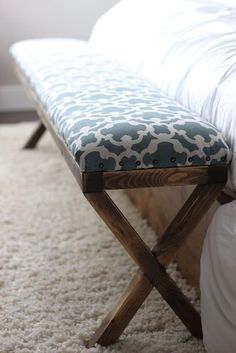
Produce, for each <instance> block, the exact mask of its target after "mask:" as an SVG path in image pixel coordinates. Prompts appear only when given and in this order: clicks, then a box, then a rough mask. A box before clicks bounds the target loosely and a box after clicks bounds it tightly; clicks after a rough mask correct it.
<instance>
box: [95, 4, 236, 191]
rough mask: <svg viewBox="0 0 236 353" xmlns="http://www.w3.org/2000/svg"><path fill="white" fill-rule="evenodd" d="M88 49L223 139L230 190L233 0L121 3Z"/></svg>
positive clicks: (235, 102)
mask: <svg viewBox="0 0 236 353" xmlns="http://www.w3.org/2000/svg"><path fill="white" fill-rule="evenodd" d="M90 43H92V44H93V45H94V46H96V48H97V49H98V50H101V51H102V52H103V53H106V54H107V55H109V56H111V57H112V58H113V59H115V60H117V61H120V62H122V63H123V64H125V65H127V66H128V67H129V68H130V69H132V70H134V71H135V72H137V73H138V74H140V75H142V76H144V77H145V78H148V79H149V80H151V81H153V82H154V83H155V84H156V85H157V86H158V87H160V88H161V89H162V90H163V91H165V92H166V93H168V95H169V96H171V97H172V98H175V99H176V100H178V101H179V102H181V103H182V104H184V105H185V106H187V107H189V108H190V109H191V110H193V111H195V112H197V113H198V114H200V115H201V116H202V117H203V118H204V119H207V120H208V121H210V122H211V123H213V124H214V125H215V126H216V127H218V129H219V130H220V131H222V132H223V133H224V135H225V137H226V139H227V141H228V143H229V144H230V145H231V147H232V150H233V153H234V158H233V162H232V166H231V177H232V180H230V185H231V187H232V188H233V189H234V190H236V99H235V98H236V0H218V1H217V0H165V1H163V0H122V1H121V2H120V3H118V4H117V5H116V6H115V7H114V8H112V9H111V10H110V11H109V12H108V13H106V14H105V15H104V16H102V17H101V19H100V20H99V21H98V23H97V25H96V26H95V29H94V31H93V33H92V36H91V39H90ZM230 179H231V178H230Z"/></svg>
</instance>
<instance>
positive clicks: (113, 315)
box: [86, 270, 153, 348]
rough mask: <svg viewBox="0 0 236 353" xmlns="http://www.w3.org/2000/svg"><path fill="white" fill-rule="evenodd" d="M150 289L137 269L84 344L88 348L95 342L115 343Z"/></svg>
mask: <svg viewBox="0 0 236 353" xmlns="http://www.w3.org/2000/svg"><path fill="white" fill-rule="evenodd" d="M152 289H153V285H152V284H151V282H150V281H149V280H148V279H147V277H146V276H145V275H143V273H142V272H141V271H140V270H138V271H137V273H136V275H135V276H134V277H133V279H132V280H131V282H130V284H129V285H128V287H127V288H126V289H125V291H124V293H123V294H122V295H121V296H120V298H119V299H118V300H117V302H116V303H115V305H114V306H113V307H112V308H111V310H110V312H109V314H108V315H107V316H106V318H105V319H104V320H103V322H102V324H101V326H100V327H99V328H98V329H97V331H96V332H95V334H94V335H93V336H92V337H91V339H90V341H89V342H87V344H86V346H87V347H88V348H90V347H93V346H94V345H95V344H96V343H99V344H101V345H102V346H107V345H110V344H113V343H115V342H116V341H117V340H118V338H119V337H120V335H121V334H122V332H123V331H124V329H125V328H126V327H127V326H128V324H129V322H130V321H131V320H132V318H133V317H134V315H135V314H136V312H137V311H138V309H139V308H140V306H141V305H142V304H143V302H144V301H145V299H146V298H147V297H148V295H149V294H150V292H151V291H152Z"/></svg>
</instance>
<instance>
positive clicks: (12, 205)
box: [0, 123, 205, 353]
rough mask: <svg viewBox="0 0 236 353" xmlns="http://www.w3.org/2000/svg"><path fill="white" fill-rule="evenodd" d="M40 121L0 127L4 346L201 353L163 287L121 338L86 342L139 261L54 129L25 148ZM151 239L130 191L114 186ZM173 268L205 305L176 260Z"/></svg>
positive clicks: (40, 352) (7, 350)
mask: <svg viewBox="0 0 236 353" xmlns="http://www.w3.org/2000/svg"><path fill="white" fill-rule="evenodd" d="M34 128H35V123H21V124H16V125H1V126H0V241H1V247H0V353H118V352H120V353H140V352H145V353H190V352H191V353H204V352H205V350H204V348H203V345H202V342H201V341H200V340H197V339H195V338H193V337H192V336H191V335H190V334H189V333H188V331H187V330H186V329H185V327H184V326H183V324H182V323H181V322H180V321H179V319H178V318H177V317H176V316H175V315H174V314H173V312H172V311H171V310H170V309H169V307H168V306H167V305H166V304H165V302H164V301H163V300H162V298H161V297H160V295H159V294H158V292H157V291H156V290H153V291H152V293H151V295H150V296H149V297H148V299H147V300H146V302H145V304H144V305H143V306H142V307H141V309H140V310H139V311H138V313H137V315H136V316H135V318H134V319H133V320H132V321H131V323H130V325H129V326H128V328H127V329H126V330H125V332H124V334H123V335H122V336H121V338H120V340H119V342H118V343H116V344H114V345H112V346H110V347H107V348H104V347H101V346H99V345H97V346H95V347H94V348H90V349H86V348H85V345H84V342H85V340H87V339H88V338H89V337H90V335H91V334H92V333H93V332H94V331H95V329H96V328H97V327H98V325H99V324H100V322H101V320H102V318H103V317H104V315H105V313H106V312H107V311H108V308H109V307H110V306H111V305H112V304H113V303H114V301H115V300H116V298H117V297H118V296H119V294H121V293H122V291H123V289H124V288H125V286H126V285H127V283H128V282H129V280H130V279H131V278H132V276H133V274H134V273H135V270H136V265H135V264H134V263H133V261H132V260H131V259H130V257H129V256H128V255H127V254H126V253H125V251H124V250H123V249H122V247H121V245H120V244H119V243H118V242H117V240H116V239H115V238H114V236H113V235H112V234H111V233H110V231H109V230H108V229H107V227H106V226H105V225H104V224H103V223H102V221H100V219H99V218H98V216H97V215H96V213H95V211H94V210H93V209H92V207H91V206H90V205H89V203H88V202H87V201H86V199H85V198H84V197H83V195H82V193H81V191H80V189H79V188H78V186H77V184H76V181H75V180H74V178H73V176H72V175H71V173H70V171H69V170H68V168H67V167H66V165H65V162H64V160H63V159H62V157H61V156H60V153H59V152H58V150H57V148H56V147H55V146H54V143H53V141H52V140H51V137H50V136H49V135H48V134H47V135H45V136H44V137H43V139H42V140H41V141H40V144H39V146H38V148H37V149H36V150H22V149H21V146H22V145H23V143H24V142H25V140H26V138H27V136H29V134H30V132H31V131H32V130H33V129H34ZM110 194H111V196H112V198H113V199H114V200H115V201H116V202H117V203H118V205H119V207H121V209H123V210H125V212H126V215H127V216H128V218H129V219H130V221H131V223H132V224H133V225H134V226H135V228H136V229H137V230H138V231H139V232H140V234H142V236H143V238H144V239H145V241H146V242H147V243H148V244H149V245H151V244H153V243H154V242H155V238H156V236H155V234H154V232H153V231H152V230H151V228H150V227H149V226H148V225H147V223H146V222H145V220H143V219H141V217H140V215H139V213H138V211H137V210H136V209H135V207H134V206H133V205H132V204H131V203H130V201H129V200H128V198H127V197H126V195H125V194H124V193H123V192H120V191H119V192H112V193H110ZM169 273H170V274H171V276H172V277H173V278H174V279H175V280H177V283H178V284H179V286H180V287H181V288H182V289H183V291H184V292H185V293H186V294H187V295H188V296H189V297H190V298H191V300H192V302H193V303H195V304H196V305H197V306H198V305H199V303H198V301H197V299H196V294H195V292H194V290H193V289H192V288H191V287H189V286H188V285H187V284H186V283H185V281H184V280H183V278H182V277H181V275H180V273H179V272H178V271H177V270H176V268H175V266H174V265H172V266H170V268H169Z"/></svg>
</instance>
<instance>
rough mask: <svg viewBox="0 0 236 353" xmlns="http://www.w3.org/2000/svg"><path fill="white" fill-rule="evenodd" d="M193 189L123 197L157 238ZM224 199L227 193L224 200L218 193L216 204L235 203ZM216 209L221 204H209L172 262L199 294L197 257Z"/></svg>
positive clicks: (142, 191) (132, 193)
mask: <svg viewBox="0 0 236 353" xmlns="http://www.w3.org/2000/svg"><path fill="white" fill-rule="evenodd" d="M193 188H194V187H193V186H188V185H185V186H175V187H168V186H166V187H163V188H150V189H140V190H127V191H126V193H127V194H128V196H129V198H130V199H131V201H132V202H133V203H134V204H135V205H136V207H137V208H138V209H139V211H140V212H141V214H142V217H144V218H146V219H147V221H148V223H149V224H150V226H151V227H152V228H153V229H154V230H155V232H156V234H157V237H160V236H161V235H162V234H163V233H164V231H165V230H166V229H167V227H168V225H169V224H170V221H172V220H173V219H174V218H175V217H176V212H177V210H179V209H180V208H181V207H182V206H183V205H184V203H185V202H186V200H187V198H188V197H189V195H190V194H191V192H192V191H193ZM231 194H232V193H231ZM227 195H228V194H227V191H226V196H224V193H223V195H222V193H221V192H220V193H219V195H218V197H217V200H219V201H221V202H223V201H224V202H230V201H232V200H233V199H234V197H233V195H231V196H229V197H228V196H227ZM219 205H220V203H219V202H217V201H214V202H213V203H212V204H211V206H210V207H209V209H208V210H207V211H206V212H205V214H204V215H203V217H202V219H201V221H200V222H199V224H198V225H196V226H195V227H193V228H192V229H191V233H190V234H189V236H188V237H187V239H186V240H185V242H184V243H183V244H182V246H181V247H180V248H179V249H178V251H177V253H176V255H175V261H176V263H177V264H178V267H179V269H180V271H181V272H182V274H183V275H184V277H185V278H186V279H187V281H188V283H189V284H191V285H192V286H194V287H195V288H196V290H197V292H198V293H199V294H200V290H199V279H200V256H201V252H202V246H203V241H204V236H205V234H206V231H207V229H208V226H209V224H210V221H211V219H212V217H213V215H214V213H215V211H216V210H217V208H218V207H219Z"/></svg>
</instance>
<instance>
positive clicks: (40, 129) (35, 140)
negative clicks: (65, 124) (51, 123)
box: [23, 122, 46, 149]
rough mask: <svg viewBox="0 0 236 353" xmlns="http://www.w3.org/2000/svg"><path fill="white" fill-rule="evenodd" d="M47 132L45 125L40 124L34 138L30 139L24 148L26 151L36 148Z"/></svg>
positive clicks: (33, 135)
mask: <svg viewBox="0 0 236 353" xmlns="http://www.w3.org/2000/svg"><path fill="white" fill-rule="evenodd" d="M45 131H46V128H45V126H44V124H43V123H41V122H40V123H39V125H38V126H37V128H36V130H35V131H34V132H33V134H32V136H31V137H30V138H29V140H28V141H27V142H26V144H25V145H24V147H23V148H24V149H31V148H35V147H36V145H37V143H38V141H39V140H40V138H41V137H42V136H43V134H44V132H45Z"/></svg>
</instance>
